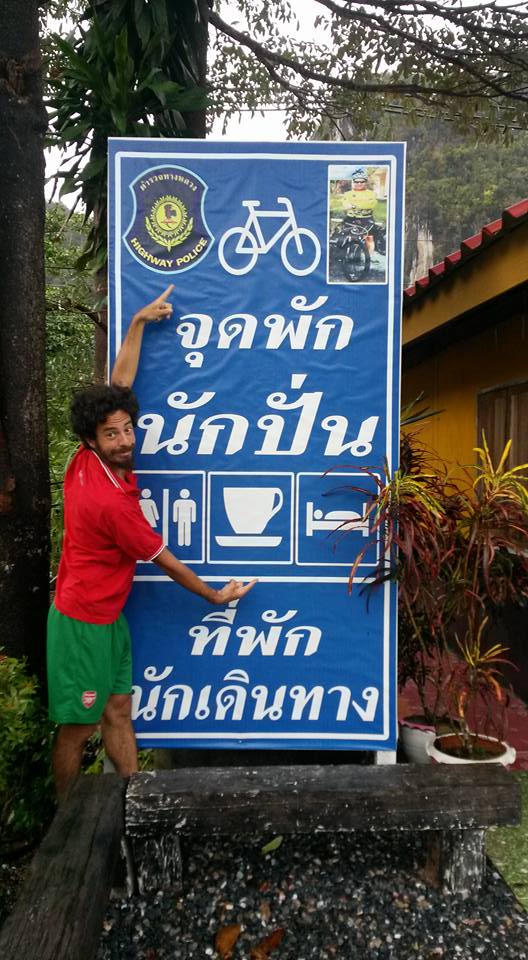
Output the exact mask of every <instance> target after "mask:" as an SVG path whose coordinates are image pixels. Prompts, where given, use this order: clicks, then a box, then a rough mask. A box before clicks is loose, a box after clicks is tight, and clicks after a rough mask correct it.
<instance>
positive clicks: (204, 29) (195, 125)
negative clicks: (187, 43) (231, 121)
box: [183, 0, 212, 139]
mask: <svg viewBox="0 0 528 960" xmlns="http://www.w3.org/2000/svg"><path fill="white" fill-rule="evenodd" d="M211 7H212V0H198V18H197V20H196V23H195V29H194V37H193V47H194V51H195V58H196V67H197V71H196V76H195V78H194V80H195V82H196V85H197V86H199V87H205V86H206V83H207V47H208V43H209V10H210V8H211ZM183 117H184V120H185V123H186V124H187V129H188V131H189V135H190V136H191V137H196V138H197V139H203V138H204V137H205V134H206V110H205V107H204V108H203V109H202V110H192V111H188V112H187V113H184V114H183Z"/></svg>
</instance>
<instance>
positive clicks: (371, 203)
mask: <svg viewBox="0 0 528 960" xmlns="http://www.w3.org/2000/svg"><path fill="white" fill-rule="evenodd" d="M341 201H342V206H343V210H344V212H345V214H346V216H347V217H354V218H363V217H371V216H372V215H373V213H374V209H375V207H376V205H377V203H378V198H377V197H376V194H375V193H374V190H372V189H371V187H370V185H369V179H368V174H367V172H366V171H365V170H364V169H363V167H358V169H357V170H354V173H353V174H352V189H351V190H347V191H346V192H345V193H343V195H342V197H341Z"/></svg>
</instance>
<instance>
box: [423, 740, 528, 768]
mask: <svg viewBox="0 0 528 960" xmlns="http://www.w3.org/2000/svg"><path fill="white" fill-rule="evenodd" d="M472 737H473V742H474V744H475V746H476V747H477V749H478V750H479V752H481V753H482V756H479V757H464V756H460V755H458V756H457V753H459V751H462V740H461V737H460V736H459V734H458V733H445V734H443V735H442V736H441V737H435V738H434V739H433V740H432V741H431V743H429V744H428V745H427V753H428V754H429V756H430V757H431V759H432V760H434V761H435V762H436V763H501V764H502V765H503V766H504V767H507V766H509V765H510V764H511V763H514V762H515V757H516V751H515V748H514V747H511V746H510V745H509V744H507V743H503V742H502V741H501V740H497V739H496V738H495V737H485V736H484V735H482V734H479V735H477V734H472Z"/></svg>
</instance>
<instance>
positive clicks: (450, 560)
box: [351, 434, 528, 759]
mask: <svg viewBox="0 0 528 960" xmlns="http://www.w3.org/2000/svg"><path fill="white" fill-rule="evenodd" d="M510 447H511V442H510V443H508V444H507V445H506V447H505V450H504V452H503V454H502V456H501V458H500V461H499V463H498V465H497V467H494V465H493V463H492V460H491V457H490V453H489V449H488V446H487V443H486V440H485V437H484V438H483V446H482V448H477V450H476V453H477V456H478V462H477V465H476V466H475V467H474V468H473V469H472V470H466V471H465V474H464V478H463V480H462V481H460V479H459V480H457V482H456V483H455V481H454V480H453V478H452V476H451V474H450V472H449V469H448V466H447V464H446V463H445V462H443V461H441V460H439V459H438V458H434V455H432V454H431V453H429V452H428V451H427V450H426V448H425V446H424V445H423V444H421V442H420V441H419V439H418V437H417V436H416V435H415V434H410V435H407V436H404V437H403V438H402V449H401V466H400V469H399V470H398V471H396V472H395V473H394V474H393V475H392V476H390V475H389V474H388V471H387V470H385V473H384V476H383V478H382V479H381V480H379V478H377V475H376V473H374V472H373V471H371V470H368V469H367V470H366V472H367V473H368V474H369V476H370V477H371V478H372V479H373V480H374V482H376V483H377V492H376V494H375V496H374V497H372V498H371V500H370V502H369V506H368V508H367V514H368V515H369V516H370V519H371V530H372V538H371V539H370V540H369V543H368V544H365V546H364V547H363V549H362V551H361V552H360V553H359V554H358V556H357V557H356V560H355V562H354V565H353V567H352V571H351V582H352V579H353V577H354V574H355V572H356V569H357V567H358V565H359V563H360V562H361V560H362V558H363V556H364V553H365V552H366V550H367V549H368V546H369V545H370V544H371V543H372V539H374V538H377V537H378V536H379V535H380V534H381V535H382V537H383V540H384V546H385V550H384V551H383V557H382V559H381V561H380V563H379V564H378V567H377V568H376V570H375V573H374V576H373V578H372V582H371V583H369V584H368V585H366V587H365V589H369V590H370V589H376V587H378V586H380V585H381V584H382V583H384V582H385V581H386V580H387V579H388V578H390V579H393V580H396V581H397V583H398V588H399V589H398V611H399V628H398V645H399V667H398V681H399V687H400V689H402V688H403V687H404V686H405V685H406V684H407V683H409V682H411V683H413V684H414V686H415V688H416V691H417V694H418V699H419V701H420V704H421V709H420V714H419V715H418V716H416V715H415V716H414V717H411V718H407V719H406V718H404V719H403V723H402V732H403V735H404V738H406V733H405V731H406V729H409V728H412V727H414V728H415V729H416V728H418V729H421V730H422V732H423V733H425V734H426V736H425V738H424V739H425V742H424V759H425V756H426V754H427V750H426V747H427V741H432V740H433V739H434V731H435V730H437V729H438V728H439V727H440V726H442V727H443V728H445V726H446V724H447V725H448V727H449V728H452V732H453V734H455V733H458V734H462V735H463V738H464V742H465V748H466V749H467V751H468V752H471V751H470V740H469V733H470V732H471V733H478V732H479V731H478V729H476V727H475V725H476V724H482V723H483V718H485V717H486V716H487V717H488V720H487V721H486V722H488V721H489V715H490V712H491V708H493V711H494V713H495V715H496V716H498V715H499V714H500V712H501V711H500V709H499V707H500V705H501V703H503V702H504V701H503V700H502V699H501V698H502V696H503V694H502V693H501V689H502V688H501V687H500V671H501V667H502V666H503V665H504V664H505V663H507V662H508V661H507V660H506V659H505V658H504V653H505V652H506V648H505V647H503V646H499V647H498V646H497V645H493V643H490V644H489V645H488V647H487V648H486V649H484V648H483V640H484V634H485V633H486V630H487V625H488V614H489V612H490V611H492V610H494V609H497V608H498V607H500V606H502V605H503V604H505V603H507V602H511V601H513V602H515V603H519V602H524V601H526V600H527V599H528V492H527V488H526V486H525V484H526V481H527V479H528V465H526V464H525V465H522V466H520V467H513V468H511V469H509V470H508V469H507V466H506V464H507V459H508V455H509V450H510ZM355 489H358V488H357V487H356V488H355ZM362 493H365V491H362ZM458 635H460V636H462V637H463V640H462V641H461V642H458V640H457V636H458ZM499 694H500V695H499ZM477 703H478V704H480V707H481V708H482V706H483V704H484V703H486V704H487V705H488V707H489V708H490V709H489V710H488V711H484V712H483V710H482V709H480V710H476V709H473V707H476V705H477ZM470 722H471V724H473V726H474V729H473V730H472V731H470V729H469V727H470ZM481 732H482V731H481ZM486 735H488V734H486Z"/></svg>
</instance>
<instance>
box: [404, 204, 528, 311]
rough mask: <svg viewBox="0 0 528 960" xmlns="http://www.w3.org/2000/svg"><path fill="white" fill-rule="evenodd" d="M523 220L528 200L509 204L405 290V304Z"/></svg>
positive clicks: (526, 215) (419, 295) (525, 215)
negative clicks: (458, 248) (499, 214)
mask: <svg viewBox="0 0 528 960" xmlns="http://www.w3.org/2000/svg"><path fill="white" fill-rule="evenodd" d="M523 220H528V199H526V200H519V202H518V203H514V204H513V206H511V207H507V208H506V210H503V213H502V216H501V217H499V219H498V220H493V222H492V223H488V224H486V226H485V227H482V230H480V231H479V232H478V233H476V234H475V235H474V236H473V237H468V238H467V240H462V243H461V244H460V250H455V252H454V253H450V254H449V256H447V257H444V259H443V260H441V261H440V263H435V264H434V266H432V267H430V268H429V271H428V273H427V274H426V276H425V277H420V279H419V280H416V281H415V283H413V284H412V286H410V287H407V288H406V289H405V290H404V291H403V300H404V304H405V303H409V302H415V301H416V300H417V299H420V298H421V297H423V296H424V295H425V294H426V293H427V291H428V290H430V289H431V287H434V286H436V285H437V283H440V281H441V280H443V279H444V278H445V277H446V276H447V275H448V274H450V273H452V271H453V270H455V269H456V268H457V267H460V266H462V264H463V263H465V262H466V261H467V260H469V259H472V258H473V257H475V256H478V254H479V253H480V252H481V251H482V250H484V249H485V248H486V247H488V246H489V244H490V243H493V242H494V241H495V240H497V239H498V238H499V237H501V236H503V235H504V234H506V233H509V232H510V230H512V229H513V228H514V227H517V226H519V224H520V223H521V222H522V221H523Z"/></svg>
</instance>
